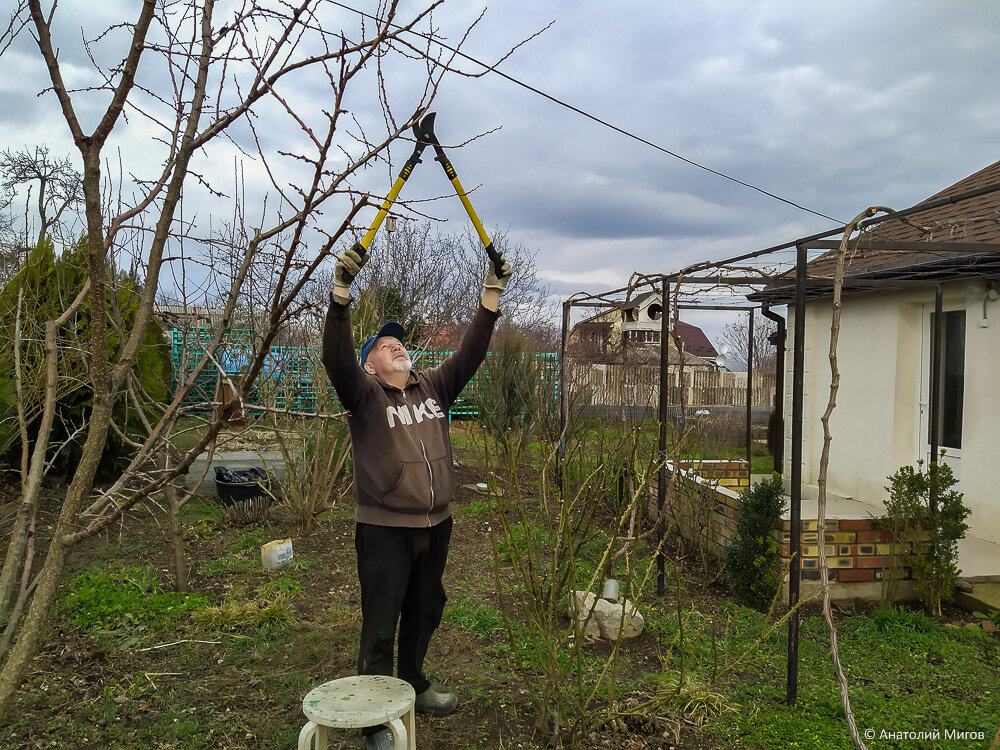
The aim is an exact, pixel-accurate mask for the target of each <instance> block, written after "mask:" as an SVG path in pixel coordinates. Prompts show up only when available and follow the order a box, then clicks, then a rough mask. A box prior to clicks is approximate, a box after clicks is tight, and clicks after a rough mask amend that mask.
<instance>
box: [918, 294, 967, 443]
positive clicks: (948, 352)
mask: <svg viewBox="0 0 1000 750" xmlns="http://www.w3.org/2000/svg"><path fill="white" fill-rule="evenodd" d="M943 315H944V320H943V321H942V322H943V325H942V328H941V380H940V382H939V384H938V403H939V407H938V445H939V446H941V447H942V448H954V449H956V450H958V449H959V448H961V447H962V408H963V406H964V403H965V310H953V311H951V312H945V313H943ZM933 335H934V314H933V313H931V337H932V340H933ZM929 367H930V371H931V372H930V377H929V379H928V382H929V383H933V382H934V373H933V368H934V362H933V360H932V361H931V362H930V365H929ZM930 439H931V436H930V428H928V434H927V441H928V442H930Z"/></svg>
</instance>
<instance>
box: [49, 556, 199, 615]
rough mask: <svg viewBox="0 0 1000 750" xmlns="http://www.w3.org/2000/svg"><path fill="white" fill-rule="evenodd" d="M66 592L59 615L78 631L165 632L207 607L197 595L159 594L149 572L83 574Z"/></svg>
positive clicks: (127, 569)
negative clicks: (131, 630)
mask: <svg viewBox="0 0 1000 750" xmlns="http://www.w3.org/2000/svg"><path fill="white" fill-rule="evenodd" d="M68 588H69V591H68V593H67V594H66V597H65V598H64V599H63V600H62V603H61V605H60V611H61V612H62V614H63V616H64V617H66V618H67V619H69V620H70V621H71V622H72V623H73V624H74V625H76V626H77V627H80V628H88V629H105V630H114V629H118V628H123V627H124V628H128V627H139V626H144V627H145V628H148V629H149V630H168V629H170V628H173V627H175V626H176V625H177V623H178V622H179V621H180V620H181V619H183V618H186V617H187V616H188V615H189V614H190V613H191V612H195V611H197V610H199V609H202V608H204V607H205V605H206V600H205V597H204V596H201V595H198V594H179V593H174V592H165V591H162V590H161V589H160V587H159V585H158V583H157V580H156V571H155V570H153V569H152V568H139V567H130V568H123V569H122V570H120V571H118V572H117V573H111V572H108V571H96V572H87V573H82V574H80V575H79V576H77V577H76V578H74V579H73V580H72V581H70V582H69V586H68Z"/></svg>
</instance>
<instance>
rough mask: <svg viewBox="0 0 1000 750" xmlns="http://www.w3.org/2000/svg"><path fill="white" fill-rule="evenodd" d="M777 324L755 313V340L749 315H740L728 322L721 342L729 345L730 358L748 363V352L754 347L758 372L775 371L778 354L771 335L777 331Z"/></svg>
mask: <svg viewBox="0 0 1000 750" xmlns="http://www.w3.org/2000/svg"><path fill="white" fill-rule="evenodd" d="M777 330H778V327H777V324H776V323H775V322H774V321H773V320H770V319H768V318H765V317H763V316H762V315H755V316H754V320H753V341H752V342H751V341H750V336H749V333H750V319H749V316H742V315H741V316H740V317H739V318H738V319H737V320H736V321H734V322H732V323H727V324H726V325H725V326H724V327H723V329H722V333H720V334H719V343H720V344H725V345H726V346H727V347H729V354H728V355H727V357H729V359H730V360H737V361H739V362H742V363H743V364H746V362H747V353H748V352H749V351H750V348H751V346H752V347H753V366H754V370H756V371H757V372H774V368H775V362H777V355H776V349H775V345H774V343H773V342H772V340H771V337H772V336H773V335H774V334H775V333H776V332H777Z"/></svg>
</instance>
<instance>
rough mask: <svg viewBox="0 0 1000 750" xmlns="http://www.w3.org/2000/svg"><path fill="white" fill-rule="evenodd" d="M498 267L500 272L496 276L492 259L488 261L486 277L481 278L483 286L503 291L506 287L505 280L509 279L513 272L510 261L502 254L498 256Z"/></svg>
mask: <svg viewBox="0 0 1000 750" xmlns="http://www.w3.org/2000/svg"><path fill="white" fill-rule="evenodd" d="M500 269H501V273H500V275H499V276H497V269H496V266H494V265H493V261H490V264H489V270H488V271H487V272H486V278H485V279H483V286H484V287H486V288H487V289H496V290H498V291H500V292H503V290H504V289H506V288H507V282H508V281H510V277H511V276H513V275H514V272H513V271H512V270H511V267H510V263H508V262H507V261H506V259H505V258H504V257H503V256H502V255H501V256H500Z"/></svg>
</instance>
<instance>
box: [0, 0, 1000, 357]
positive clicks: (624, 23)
mask: <svg viewBox="0 0 1000 750" xmlns="http://www.w3.org/2000/svg"><path fill="white" fill-rule="evenodd" d="M347 3H348V4H349V5H352V6H353V7H356V8H359V9H363V10H367V11H373V10H374V9H375V8H376V7H377V6H376V3H374V2H369V1H368V0H347ZM130 5H131V4H130V3H122V4H121V5H117V4H114V3H107V4H100V5H97V4H94V3H91V2H86V3H84V2H81V1H80V0H72V1H69V2H63V3H62V4H60V11H61V12H65V13H72V14H75V15H76V16H77V17H76V18H74V19H73V20H72V21H71V22H68V23H67V25H68V27H69V28H70V30H71V31H72V30H73V24H74V23H75V24H76V26H77V28H76V30H75V34H76V38H78V37H79V25H81V24H84V23H85V22H87V23H96V22H99V21H101V20H106V19H107V18H113V17H114V16H115V14H116V13H123V12H127V13H129V14H130V15H131V13H133V12H134V11H132V10H127V11H126V10H124V9H125V8H128V7H129V6H130ZM417 5H418V3H417V2H415V1H414V0H404V2H403V7H404V8H409V9H411V10H412V9H413V8H415V7H417ZM483 7H484V4H483V3H482V2H478V1H475V2H474V1H472V0H461V2H459V1H458V0H452V2H446V3H445V4H444V5H443V6H442V7H441V8H440V9H438V11H437V12H436V13H435V16H434V23H435V24H436V25H437V26H438V27H439V28H440V30H441V33H443V34H444V35H445V36H447V37H448V38H449V39H450V40H451V41H457V39H458V35H459V34H460V33H461V30H462V29H463V28H464V27H466V26H467V25H468V24H469V23H470V22H471V21H472V20H474V19H475V18H476V16H478V15H479V13H480V12H481V11H482V9H483ZM98 8H100V9H101V10H100V11H98V10H97V9H98ZM84 12H85V13H86V17H84V15H83V13H84ZM99 14H103V18H101V17H95V16H98V15H99ZM336 17H337V16H336V15H332V16H331V18H336ZM550 22H551V24H552V25H551V27H550V28H548V30H546V31H545V32H544V33H542V34H540V35H539V36H538V37H537V38H535V39H533V40H531V41H529V42H528V43H527V44H525V45H524V46H523V47H521V48H520V49H519V50H517V51H516V52H515V53H514V54H513V56H512V57H510V58H509V59H508V60H506V61H505V62H504V63H503V64H502V65H501V66H500V69H501V70H502V71H503V72H504V73H506V74H507V75H509V76H511V77H513V78H515V79H518V80H520V81H523V82H524V83H526V84H529V85H531V86H533V87H535V88H537V89H540V90H542V91H544V92H546V93H548V94H550V95H551V96H553V97H555V98H558V99H561V100H563V101H565V102H567V103H569V104H572V105H573V106H575V107H577V108H579V109H582V110H585V111H587V112H589V113H591V114H593V115H595V116H597V117H599V118H601V119H604V120H607V121H609V122H611V123H613V124H614V125H616V126H617V127H619V128H621V129H623V130H626V131H629V132H632V133H635V134H636V135H638V136H641V137H642V138H645V139H647V140H649V141H652V142H654V143H656V144H658V145H660V146H662V147H663V148H665V149H668V150H670V151H673V152H676V153H678V154H681V155H683V156H684V157H686V158H688V159H691V160H693V161H697V162H700V163H702V164H705V165H707V166H709V167H711V168H712V169H714V170H717V171H719V172H723V173H725V174H727V175H731V176H732V177H735V178H738V179H739V180H742V181H744V182H747V183H752V184H754V185H757V186H759V187H761V188H763V189H765V190H767V191H769V192H771V193H775V194H777V195H780V196H783V197H785V198H787V199H789V200H791V201H794V202H796V203H799V204H801V205H803V206H806V207H808V208H811V209H813V210H814V211H817V212H819V213H822V214H826V215H828V216H831V217H834V218H836V219H838V220H841V221H846V220H848V219H850V218H851V217H853V216H854V215H856V214H857V213H858V212H859V211H861V210H862V209H864V208H865V207H866V206H869V205H873V204H880V205H888V206H891V207H896V208H903V207H906V206H909V205H912V204H913V203H914V202H917V201H919V200H921V199H923V198H925V197H927V196H928V195H930V194H932V193H934V192H937V191H938V190H940V189H942V188H944V187H946V186H948V185H950V184H952V183H953V182H955V181H957V180H959V179H961V178H962V177H964V176H966V175H968V174H970V173H972V172H974V171H977V170H979V169H981V168H982V167H984V166H986V165H988V164H990V163H992V162H994V161H996V160H997V159H1000V96H998V94H997V92H998V90H1000V86H998V83H1000V81H998V78H1000V3H998V2H996V0H948V1H947V2H944V1H942V0H908V1H907V2H905V3H903V2H898V0H894V1H893V2H873V1H871V0H866V1H865V2H849V1H842V2H833V3H829V2H828V3H820V2H800V1H795V2H793V1H792V0H786V1H785V2H745V0H732V1H727V2H680V1H673V2H667V1H663V0H661V1H657V2H653V1H652V0H650V1H647V2H639V1H627V0H619V1H616V2H612V1H610V0H603V1H602V2H597V1H595V0H533V1H532V2H514V1H512V0H502V1H500V2H494V3H491V4H489V6H488V9H487V11H486V14H485V17H484V18H483V20H482V21H481V22H480V23H479V25H478V26H477V27H476V28H475V29H474V30H473V31H472V33H471V35H470V37H469V39H468V40H467V42H466V44H465V46H464V47H463V50H464V51H465V52H466V53H468V54H469V55H472V56H474V57H477V58H479V59H482V60H484V61H492V60H494V59H496V58H497V57H499V56H501V55H503V54H504V52H505V51H506V50H508V49H509V48H510V47H512V46H513V45H515V44H517V43H518V42H519V41H521V40H522V39H525V38H527V37H529V36H531V35H532V34H534V33H535V32H537V31H539V30H540V29H542V28H543V27H545V26H547V25H548V24H550ZM27 42H30V39H27V40H25V39H22V40H21V43H19V44H18V45H16V46H15V48H14V49H12V50H11V51H9V52H8V54H7V55H6V56H5V57H4V58H3V62H2V64H3V68H4V75H3V76H0V148H21V147H23V146H25V145H28V146H30V145H34V144H35V143H38V142H45V143H47V144H48V145H49V146H50V148H52V150H53V151H54V152H55V153H71V152H72V151H73V148H72V144H71V142H70V140H69V138H68V135H67V134H66V132H65V128H64V127H63V126H62V125H61V123H60V120H59V118H58V116H57V113H56V111H55V109H54V107H55V101H54V98H53V97H52V96H46V97H42V98H36V96H35V95H36V94H37V93H38V92H39V91H40V90H42V89H43V88H45V86H46V85H47V79H46V76H45V72H44V69H43V68H42V66H41V65H40V63H39V62H38V61H37V59H36V56H35V55H32V49H31V45H30V44H28V43H27ZM66 54H67V55H70V54H74V53H73V52H71V51H70V50H68V49H67V52H66ZM464 65H465V67H466V68H467V69H469V70H476V66H474V65H472V64H471V63H464ZM391 73H392V71H390V74H391ZM411 80H415V79H411V78H410V77H409V74H408V73H407V72H406V71H403V70H400V71H399V73H398V77H396V78H394V77H393V76H392V75H390V78H389V86H390V88H391V89H392V93H393V96H395V97H396V103H397V106H399V107H400V108H401V109H405V102H406V97H407V96H408V95H409V93H408V91H407V86H408V85H410V83H409V82H410V81H411ZM419 93H420V92H419V90H417V91H414V92H413V93H412V97H413V99H414V100H416V98H417V97H419ZM434 109H435V110H436V111H437V112H438V120H437V133H438V136H439V137H440V138H441V140H442V141H443V142H445V143H459V142H462V141H464V140H466V139H468V138H470V137H472V136H474V135H476V134H479V133H484V132H487V131H493V132H490V133H489V134H488V135H486V136H485V137H483V138H480V139H478V140H475V141H473V142H471V143H469V144H468V145H466V146H464V147H463V148H462V149H460V150H456V151H454V152H453V153H452V159H453V162H454V163H455V166H456V168H457V170H458V172H459V175H460V177H461V178H462V181H463V182H464V183H465V185H466V187H467V188H472V187H478V189H477V190H476V191H475V194H474V204H475V206H476V208H477V210H478V212H479V215H480V216H481V218H482V219H483V221H484V223H485V224H486V225H487V226H488V227H492V226H501V227H503V228H505V229H506V230H507V231H508V233H509V236H510V238H511V239H512V240H513V241H515V242H518V243H520V244H523V245H525V246H527V247H529V248H532V249H534V250H536V251H537V253H538V255H537V267H538V271H539V274H540V275H541V277H542V278H543V280H544V281H546V282H547V283H549V284H551V286H552V288H553V290H554V292H555V294H556V295H558V296H559V297H565V296H568V295H569V294H571V293H574V292H578V291H586V292H591V293H592V292H598V291H603V290H606V289H611V288H616V287H621V286H623V285H624V284H625V283H626V282H627V281H628V278H629V276H630V274H632V273H633V272H634V271H640V272H645V273H660V272H671V271H676V270H678V269H680V268H682V267H684V266H685V265H687V264H689V263H693V262H696V261H699V260H718V259H721V258H725V257H729V256H732V255H735V254H738V253H741V252H745V251H751V250H756V249H760V248H763V247H766V246H769V245H772V244H777V243H780V242H785V241H790V240H793V239H795V238H796V237H800V236H804V235H807V234H811V233H813V232H818V231H822V230H826V229H830V228H832V227H834V226H835V225H836V224H835V223H834V222H832V221H830V220H828V219H824V218H821V217H819V216H816V215H814V214H811V213H808V212H805V211H803V210H800V209H798V208H795V207H793V206H790V205H787V204H785V203H782V202H780V201H777V200H775V199H773V198H769V197H767V196H765V195H762V194H761V193H759V192H756V191H753V190H751V189H748V188H745V187H742V186H740V185H736V184H734V183H732V182H729V181H727V180H725V179H723V178H721V177H718V176H716V175H713V174H710V173H708V172H705V171H703V170H700V169H698V168H696V167H693V166H691V165H690V164H686V163H684V162H682V161H679V160H677V159H675V158H673V157H671V156H669V155H667V154H665V153H663V152H661V151H658V150H656V149H654V148H651V147H650V146H648V145H644V144H641V143H638V142H636V141H634V140H631V139H629V138H627V137H626V136H624V135H622V134H620V133H617V132H614V131H612V130H610V129H608V128H606V127H604V126H602V125H600V124H598V123H596V122H593V121H591V120H588V119H587V118H585V117H583V116H582V115H580V114H578V113H576V112H573V111H570V110H568V109H565V108H563V107H560V106H558V105H557V104H555V103H553V102H551V101H549V100H547V99H545V98H543V97H541V96H539V95H538V94H536V93H533V92H531V91H529V90H527V89H525V88H522V87H520V86H517V85H516V84H514V83H512V82H510V81H509V80H505V79H504V78H501V77H500V76H497V75H494V74H487V75H486V76H484V77H481V78H462V77H459V76H451V77H446V78H445V80H444V82H443V84H442V86H441V89H440V93H439V96H438V98H437V101H436V102H435V104H434ZM143 137H144V134H143V133H142V131H141V129H140V128H139V126H138V124H136V127H135V130H134V131H132V132H129V131H124V132H123V134H122V136H121V139H122V140H121V142H122V143H126V144H127V143H128V142H129V141H130V139H131V141H132V142H133V144H135V145H136V146H137V147H138V148H141V143H142V139H143ZM410 149H411V144H409V143H403V142H400V143H399V144H398V145H397V146H394V148H393V160H394V167H393V169H397V168H398V165H399V164H401V163H402V160H403V159H405V158H406V156H407V155H408V153H409V151H410ZM227 168H228V169H229V170H230V171H231V169H232V168H231V166H229V167H227ZM383 171H385V170H383ZM379 179H382V177H381V176H379ZM384 179H385V180H386V181H388V179H389V173H388V172H387V171H385V178H384ZM375 182H377V180H374V178H373V184H372V189H376V187H375ZM447 187H448V186H447V183H446V182H445V180H444V176H443V174H442V173H441V172H440V170H439V168H438V167H437V165H436V164H434V163H433V162H431V161H430V160H429V159H427V160H426V163H425V164H424V165H423V167H422V168H421V169H420V170H418V172H417V173H415V174H414V177H413V178H412V179H411V181H410V183H408V184H407V186H406V196H408V197H419V196H423V195H427V196H430V195H439V194H441V193H443V192H446V191H447ZM429 210H430V211H431V212H432V213H433V214H434V215H435V216H439V217H441V218H443V219H449V220H450V225H449V226H448V227H446V229H448V230H449V231H450V230H451V229H458V228H460V226H461V224H462V223H463V219H464V214H463V212H462V209H461V205H460V204H458V202H457V201H453V202H451V203H446V202H441V203H438V204H434V205H433V207H432V208H431V209H429ZM703 321H704V325H705V327H706V331H707V332H708V333H709V335H710V336H711V337H714V334H716V333H717V329H718V326H719V325H720V323H719V320H718V316H715V317H712V318H711V319H710V318H708V317H705V318H704V319H703ZM692 322H695V323H700V322H702V321H701V320H699V319H697V316H696V318H695V319H694V320H692Z"/></svg>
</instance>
